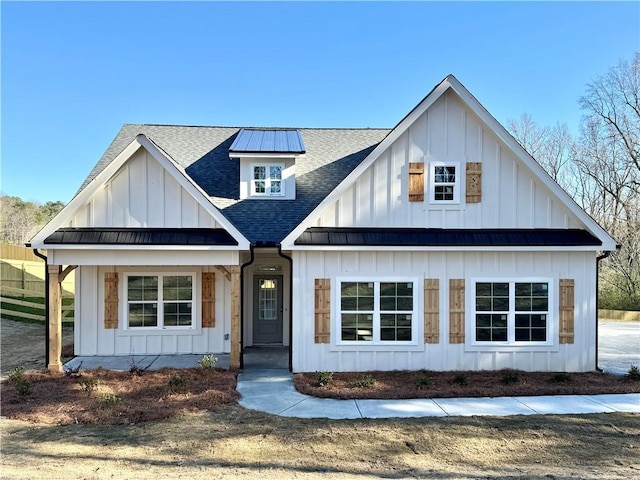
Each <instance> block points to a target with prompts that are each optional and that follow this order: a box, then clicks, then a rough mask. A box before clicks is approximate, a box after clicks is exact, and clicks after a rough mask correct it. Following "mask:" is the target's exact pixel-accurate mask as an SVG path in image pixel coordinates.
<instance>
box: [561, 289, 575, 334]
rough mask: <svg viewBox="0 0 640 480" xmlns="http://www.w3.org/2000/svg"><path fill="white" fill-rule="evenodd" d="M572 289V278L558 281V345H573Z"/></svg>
mask: <svg viewBox="0 0 640 480" xmlns="http://www.w3.org/2000/svg"><path fill="white" fill-rule="evenodd" d="M574 288H575V282H574V280H573V279H572V278H564V279H561V280H560V294H559V295H558V298H559V301H558V303H559V309H560V312H559V314H560V343H573V340H574V321H573V316H574V308H575V307H574V303H575V302H574Z"/></svg>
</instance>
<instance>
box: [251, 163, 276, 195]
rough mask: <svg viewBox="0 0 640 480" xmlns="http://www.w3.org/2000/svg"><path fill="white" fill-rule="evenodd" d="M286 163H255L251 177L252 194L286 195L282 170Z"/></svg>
mask: <svg viewBox="0 0 640 480" xmlns="http://www.w3.org/2000/svg"><path fill="white" fill-rule="evenodd" d="M283 169H284V165H282V164H278V165H253V166H252V170H251V171H252V177H251V194H252V195H284V182H283V180H282V170H283Z"/></svg>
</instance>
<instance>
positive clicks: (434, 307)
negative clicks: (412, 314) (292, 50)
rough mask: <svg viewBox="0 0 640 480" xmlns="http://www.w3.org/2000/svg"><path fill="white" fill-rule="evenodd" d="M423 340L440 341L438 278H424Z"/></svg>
mask: <svg viewBox="0 0 640 480" xmlns="http://www.w3.org/2000/svg"><path fill="white" fill-rule="evenodd" d="M424 341H425V343H439V342H440V280H438V279H437V278H425V279H424Z"/></svg>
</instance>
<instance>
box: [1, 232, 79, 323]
mask: <svg viewBox="0 0 640 480" xmlns="http://www.w3.org/2000/svg"><path fill="white" fill-rule="evenodd" d="M0 254H1V256H0V302H1V306H0V315H2V317H3V318H12V319H24V320H41V321H44V320H45V304H44V302H45V298H44V294H45V290H46V285H45V278H46V274H45V263H44V260H42V259H41V258H39V257H37V256H35V255H34V254H33V252H32V251H31V249H29V248H24V247H20V246H17V245H7V244H2V245H0ZM74 292H75V272H71V273H70V274H69V275H67V277H66V278H65V279H64V282H62V320H63V321H64V322H70V321H73V298H74Z"/></svg>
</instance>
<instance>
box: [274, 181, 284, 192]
mask: <svg viewBox="0 0 640 480" xmlns="http://www.w3.org/2000/svg"><path fill="white" fill-rule="evenodd" d="M281 188H282V186H281V184H280V181H272V182H271V193H281V192H282V190H281Z"/></svg>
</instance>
